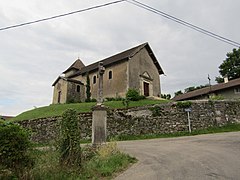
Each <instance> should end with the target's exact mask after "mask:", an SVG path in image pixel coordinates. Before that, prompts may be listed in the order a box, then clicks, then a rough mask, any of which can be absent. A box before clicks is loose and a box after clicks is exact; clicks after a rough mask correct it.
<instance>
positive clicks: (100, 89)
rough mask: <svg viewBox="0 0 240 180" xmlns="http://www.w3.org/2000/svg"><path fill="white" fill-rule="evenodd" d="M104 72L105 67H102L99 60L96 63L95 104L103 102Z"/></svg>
mask: <svg viewBox="0 0 240 180" xmlns="http://www.w3.org/2000/svg"><path fill="white" fill-rule="evenodd" d="M104 72H105V68H104V67H103V63H102V62H99V64H98V94H97V105H102V103H103V74H104Z"/></svg>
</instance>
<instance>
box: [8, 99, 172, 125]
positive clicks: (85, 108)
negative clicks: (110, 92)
mask: <svg viewBox="0 0 240 180" xmlns="http://www.w3.org/2000/svg"><path fill="white" fill-rule="evenodd" d="M164 102H168V101H166V100H149V99H145V100H140V101H131V102H130V104H129V107H137V106H145V105H151V104H160V103H164ZM104 104H105V105H106V106H108V107H109V108H110V109H118V108H124V106H123V104H122V101H109V102H105V103H104ZM94 105H96V103H93V102H91V103H76V104H56V105H49V106H44V107H39V108H36V109H33V110H29V111H26V112H23V113H21V114H19V115H18V116H16V117H15V118H14V119H13V120H14V121H22V120H29V119H36V118H43V117H51V116H61V115H62V113H63V111H64V110H66V109H68V108H73V109H75V110H76V111H77V112H79V113H81V112H90V111H91V107H92V106H94Z"/></svg>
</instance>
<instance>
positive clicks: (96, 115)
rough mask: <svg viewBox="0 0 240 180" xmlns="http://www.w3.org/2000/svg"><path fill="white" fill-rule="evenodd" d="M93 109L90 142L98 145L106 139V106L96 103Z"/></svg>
mask: <svg viewBox="0 0 240 180" xmlns="http://www.w3.org/2000/svg"><path fill="white" fill-rule="evenodd" d="M92 109H93V115H92V116H93V118H92V144H93V145H94V146H98V145H101V144H104V143H106V140H107V111H106V107H104V106H101V105H97V106H95V107H93V108H92Z"/></svg>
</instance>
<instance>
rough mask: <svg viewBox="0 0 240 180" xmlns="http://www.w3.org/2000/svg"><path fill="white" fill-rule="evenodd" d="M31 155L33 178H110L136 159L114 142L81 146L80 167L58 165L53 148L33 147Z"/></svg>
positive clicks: (57, 158) (35, 179)
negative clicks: (33, 162) (32, 156)
mask: <svg viewBox="0 0 240 180" xmlns="http://www.w3.org/2000/svg"><path fill="white" fill-rule="evenodd" d="M32 153H33V155H34V157H35V159H36V165H35V167H34V168H33V169H32V170H31V172H30V177H31V179H34V180H46V179H47V180H58V179H59V180H60V179H64V180H65V179H66V180H68V179H69V180H77V179H81V180H82V179H110V178H111V177H113V176H114V175H115V174H116V173H119V172H121V171H123V170H125V169H126V168H127V167H128V166H129V165H130V164H132V163H135V162H136V159H135V158H132V157H130V156H129V155H127V154H124V153H121V152H120V151H119V150H118V149H117V146H116V143H112V142H110V143H108V144H107V145H103V146H100V147H98V148H93V147H92V146H89V145H86V146H84V147H83V148H82V166H81V167H74V168H73V167H71V168H69V167H63V166H60V165H59V154H58V153H57V151H56V150H55V149H54V148H50V149H47V150H44V151H43V150H38V149H35V150H34V151H33V152H32Z"/></svg>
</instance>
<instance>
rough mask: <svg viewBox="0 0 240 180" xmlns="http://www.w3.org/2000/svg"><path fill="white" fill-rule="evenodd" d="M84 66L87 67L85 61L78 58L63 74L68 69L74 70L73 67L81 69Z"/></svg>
mask: <svg viewBox="0 0 240 180" xmlns="http://www.w3.org/2000/svg"><path fill="white" fill-rule="evenodd" d="M83 67H85V65H84V64H83V62H82V61H81V60H80V59H79V58H78V59H77V60H76V61H75V62H74V63H73V64H72V65H71V66H70V67H69V68H68V69H66V70H65V71H64V72H63V74H65V73H67V72H68V71H70V70H72V69H76V70H80V69H82V68H83Z"/></svg>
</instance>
